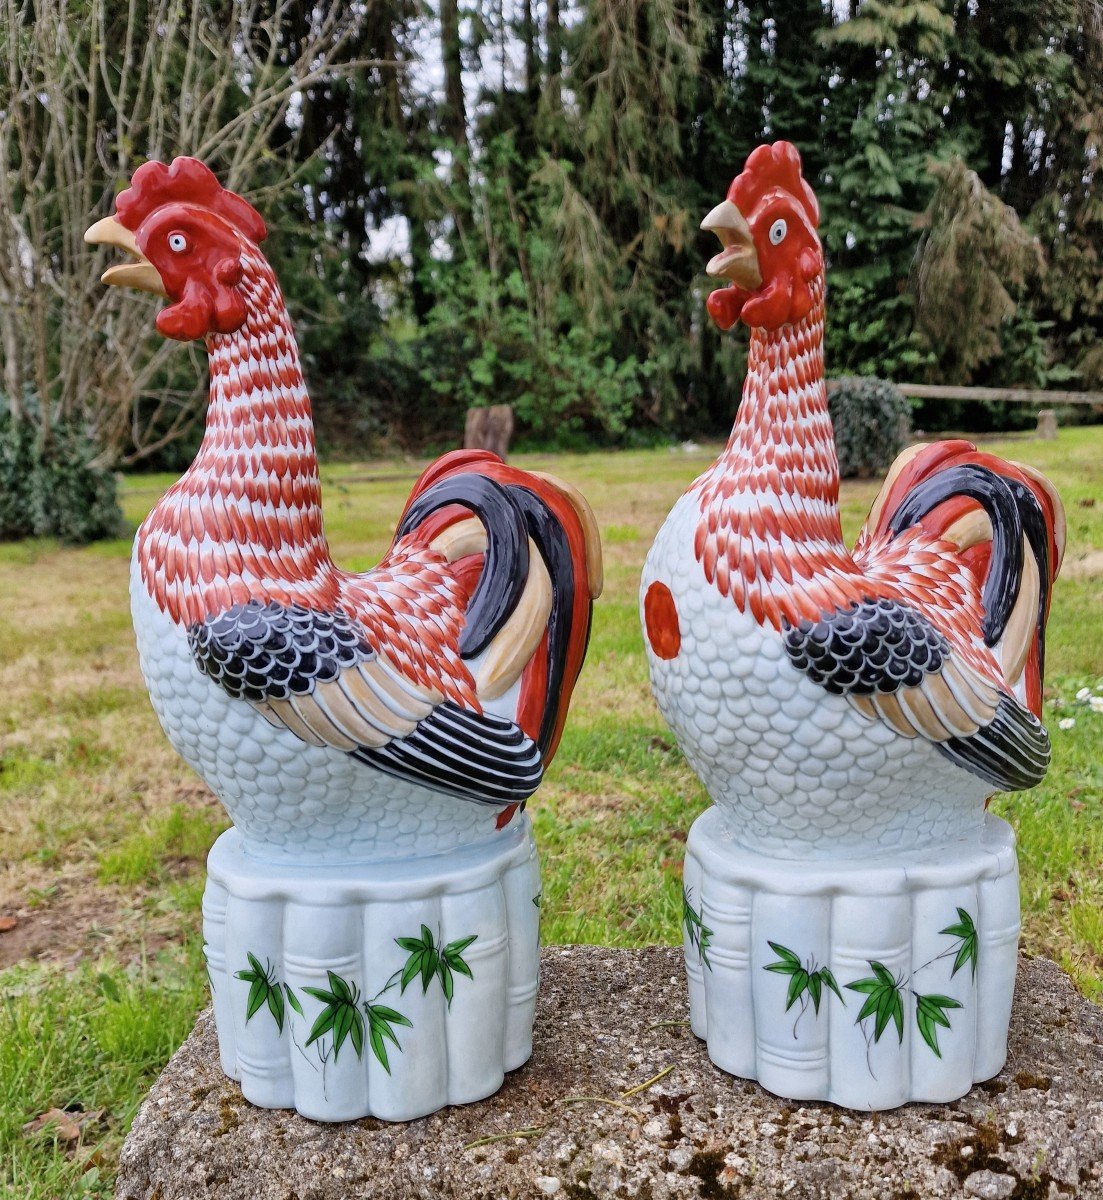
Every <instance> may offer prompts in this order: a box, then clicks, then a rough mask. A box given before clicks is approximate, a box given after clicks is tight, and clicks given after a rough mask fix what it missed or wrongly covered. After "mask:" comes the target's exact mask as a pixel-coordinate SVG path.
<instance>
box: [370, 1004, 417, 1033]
mask: <svg viewBox="0 0 1103 1200" xmlns="http://www.w3.org/2000/svg"><path fill="white" fill-rule="evenodd" d="M365 1007H367V1006H365ZM368 1011H369V1013H372V1014H378V1015H379V1016H380V1017H381V1018H382V1019H383V1020H384V1021H386V1022H388V1023H389V1024H391V1025H405V1026H406V1027H407V1029H413V1027H414V1024H413V1022H412V1021H411V1020H410V1019H409V1017H404V1016H403V1015H402V1014H401V1013H400V1012H396V1011H395V1010H394V1009H393V1008H388V1007H387V1006H386V1005H385V1004H373V1005H371V1006H370V1008H369V1009H368Z"/></svg>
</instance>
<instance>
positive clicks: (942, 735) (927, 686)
mask: <svg viewBox="0 0 1103 1200" xmlns="http://www.w3.org/2000/svg"><path fill="white" fill-rule="evenodd" d="M999 697H1000V693H999V692H998V691H997V689H996V688H994V687H992V685H991V684H989V683H988V682H987V681H986V680H983V679H982V678H981V677H980V676H979V675H978V674H977V673H976V671H974V670H973V669H972V668H971V667H969V666H967V665H966V664H964V663H962V662H960V661H958V660H957V659H955V658H954V657H952V656H951V657H950V658H948V659H947V660H946V662H945V663H944V664H943V667H942V670H941V671H938V672H934V673H932V674H930V675H928V676H926V677H925V678H924V680H923V682H922V683H921V684H919V686H918V687H914V688H901V689H900V691H898V692H892V693H887V694H880V693H878V694H874V695H872V696H851V697H850V702H851V704H853V705H854V707H855V708H857V709H858V710H859V711H860V712H861V713H863V714H864V715H865V716H867V717H869V716H876V717H880V719H881V720H883V721H887V722H888V723H889V724H890V725H891V726H892V727H893V728H894V729H896V730H897V732H899V733H902V734H903V735H904V736H905V737H922V738H926V739H927V741H930V742H944V741H947V740H948V739H949V738H952V737H971V736H972V735H973V734H974V733H976V732H977V730H978V729H979V728H980V727H981V726H982V725H987V724H988V723H989V722H990V721H991V720H992V719H993V718H994V717H995V715H996V706H997V705H998V703H999Z"/></svg>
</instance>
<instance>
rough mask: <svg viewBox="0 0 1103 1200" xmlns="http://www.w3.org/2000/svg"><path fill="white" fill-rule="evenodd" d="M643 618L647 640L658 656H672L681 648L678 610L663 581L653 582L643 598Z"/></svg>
mask: <svg viewBox="0 0 1103 1200" xmlns="http://www.w3.org/2000/svg"><path fill="white" fill-rule="evenodd" d="M643 618H644V624H645V625H646V626H647V640H648V641H649V642H650V643H651V649H652V650H654V651H655V653H656V654H657V655H658V656H659V657H660V658H674V657H675V656H676V655H677V653H678V651H679V650H680V649H681V648H682V634H681V630H679V628H678V610H677V608H676V607H675V605H674V597H673V596H672V595H671V594H670V588H668V587H667V586H666V584H665V583H653V584H652V585H651V586H650V587H649V588H648V589H647V595H645V596H644V598H643Z"/></svg>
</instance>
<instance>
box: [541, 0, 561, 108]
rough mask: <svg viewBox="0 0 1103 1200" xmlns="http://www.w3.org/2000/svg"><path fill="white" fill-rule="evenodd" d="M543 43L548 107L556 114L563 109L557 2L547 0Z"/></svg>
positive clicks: (559, 25)
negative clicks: (545, 52) (544, 43)
mask: <svg viewBox="0 0 1103 1200" xmlns="http://www.w3.org/2000/svg"><path fill="white" fill-rule="evenodd" d="M544 41H545V42H546V43H547V52H548V84H547V89H548V107H549V108H550V109H551V111H552V112H553V113H556V114H558V113H559V112H560V111H562V108H563V27H562V25H561V24H560V22H559V0H548V9H547V13H546V14H545V17H544Z"/></svg>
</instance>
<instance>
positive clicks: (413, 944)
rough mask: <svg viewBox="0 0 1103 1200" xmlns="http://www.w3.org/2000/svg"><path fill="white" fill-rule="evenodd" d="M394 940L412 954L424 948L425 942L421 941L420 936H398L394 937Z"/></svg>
mask: <svg viewBox="0 0 1103 1200" xmlns="http://www.w3.org/2000/svg"><path fill="white" fill-rule="evenodd" d="M395 942H396V943H397V944H398V945H399V946H400V947H401V948H402V949H403V950H409V951H410V952H411V953H414V954H416V953H417V952H418V951H419V950H424V949H425V944H424V943H423V942H422V941H421V939H420V938H412V937H400V938H395Z"/></svg>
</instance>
